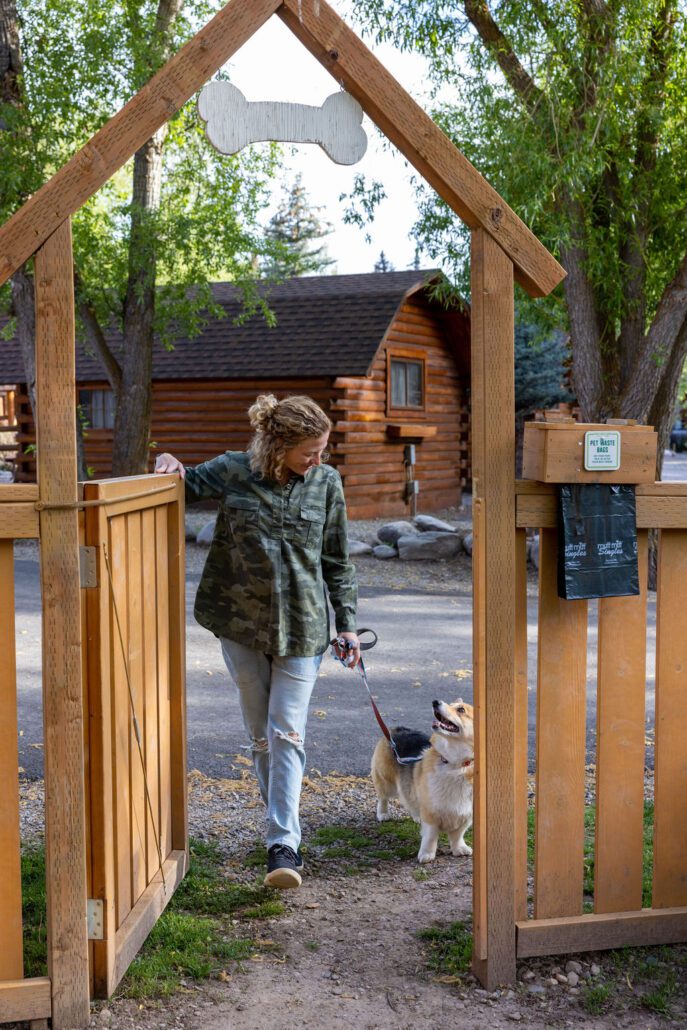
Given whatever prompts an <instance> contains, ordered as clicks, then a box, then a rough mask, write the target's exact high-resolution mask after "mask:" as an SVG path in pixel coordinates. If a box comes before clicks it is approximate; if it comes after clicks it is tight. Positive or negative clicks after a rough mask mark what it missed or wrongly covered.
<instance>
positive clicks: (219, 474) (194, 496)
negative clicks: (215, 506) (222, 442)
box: [184, 453, 230, 504]
mask: <svg viewBox="0 0 687 1030" xmlns="http://www.w3.org/2000/svg"><path fill="white" fill-rule="evenodd" d="M228 457H229V455H228V453H227V454H220V455H218V456H217V457H216V458H211V459H210V461H204V462H203V464H202V465H197V466H196V467H195V468H187V469H186V478H185V480H184V484H185V494H186V503H187V504H193V503H194V502H195V501H219V500H221V499H222V497H224V492H225V490H226V488H227V485H228V483H229V481H230V463H229V460H228Z"/></svg>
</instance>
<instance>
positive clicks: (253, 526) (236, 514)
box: [223, 495, 260, 537]
mask: <svg viewBox="0 0 687 1030" xmlns="http://www.w3.org/2000/svg"><path fill="white" fill-rule="evenodd" d="M223 515H224V518H225V519H226V521H227V522H228V524H229V529H230V530H231V532H232V534H233V535H234V536H235V537H241V536H246V535H251V534H253V533H257V532H259V529H260V501H259V500H258V499H257V497H232V496H231V495H230V496H227V497H225V498H224V508H223Z"/></svg>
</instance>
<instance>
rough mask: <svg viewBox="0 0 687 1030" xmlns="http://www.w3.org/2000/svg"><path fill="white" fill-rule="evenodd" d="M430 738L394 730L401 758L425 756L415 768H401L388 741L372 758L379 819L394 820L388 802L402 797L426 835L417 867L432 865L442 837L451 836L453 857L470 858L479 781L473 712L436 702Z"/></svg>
mask: <svg viewBox="0 0 687 1030" xmlns="http://www.w3.org/2000/svg"><path fill="white" fill-rule="evenodd" d="M432 708H433V710H434V722H433V723H432V729H433V730H434V732H433V733H432V736H431V737H428V736H427V735H426V734H425V733H419V732H417V731H416V730H409V729H406V727H405V726H397V727H395V728H394V729H393V730H391V736H392V737H393V739H394V742H395V744H396V747H397V750H398V753H399V755H400V756H401V757H410V756H415V755H420V754H421V755H422V757H421V758H420V759H419V760H418V761H416V762H414V763H413V764H412V765H401V764H400V763H399V762H398V761H397V760H396V757H395V756H394V752H393V750H392V748H391V745H390V744H389V742H388V741H387V740H386V739H383V740H380V741H379V743H378V744H377V746H376V748H375V749H374V754H373V755H372V780H373V783H374V785H375V790H376V791H377V798H378V801H377V819H378V820H379V821H380V822H383V821H384V820H385V819H391V818H392V816H391V815H390V814H389V801H390V800H391V798H398V800H399V801H400V802H401V804H402V805H403V807H404V808H405V809H406V811H407V812H408V814H409V815H410V816H412V818H413V819H414V820H415V821H416V822H419V823H420V826H421V830H422V836H421V841H420V850H419V852H418V856H417V860H418V862H423V863H424V862H432V861H433V860H434V858H435V857H436V853H437V842H438V840H439V833H440V832H441V831H443V832H444V833H446V834H447V835H448V839H449V844H450V845H451V854H453V855H471V854H472V848H471V847H470V846H469V845H468V844H466V843H465V839H464V837H465V832H466V831H467V830H468V829H469V828H470V826H471V825H472V781H473V776H474V756H475V737H474V710H473V708H472V705H468V704H465V703H464V702H463V700H462V699H461V698H458V700H457V701H454V702H453V704H447V703H446V702H445V701H433V702H432Z"/></svg>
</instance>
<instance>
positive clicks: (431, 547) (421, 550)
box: [398, 533, 463, 561]
mask: <svg viewBox="0 0 687 1030" xmlns="http://www.w3.org/2000/svg"><path fill="white" fill-rule="evenodd" d="M462 549H463V542H462V540H461V538H460V537H459V536H458V534H457V533H417V534H414V535H413V536H402V537H400V538H399V540H398V556H399V558H400V559H401V560H402V561H436V560H437V559H441V558H455V557H456V555H458V554H460V552H461V551H462Z"/></svg>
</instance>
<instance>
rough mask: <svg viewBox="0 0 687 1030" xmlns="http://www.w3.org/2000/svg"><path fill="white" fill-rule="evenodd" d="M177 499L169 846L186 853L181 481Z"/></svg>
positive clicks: (171, 522) (171, 520)
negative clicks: (170, 841) (170, 837)
mask: <svg viewBox="0 0 687 1030" xmlns="http://www.w3.org/2000/svg"><path fill="white" fill-rule="evenodd" d="M177 491H178V493H177V498H178V499H177V503H176V504H170V505H168V507H167V534H168V536H167V562H168V566H169V705H170V713H169V718H170V761H171V788H172V789H171V809H172V811H171V814H172V847H173V848H174V850H175V851H186V852H187V853H188V790H187V783H186V768H187V755H186V633H185V632H184V627H185V626H186V580H185V576H184V567H185V549H186V542H185V541H186V533H185V529H184V490H183V483H181V482H179V483H178V485H177Z"/></svg>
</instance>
